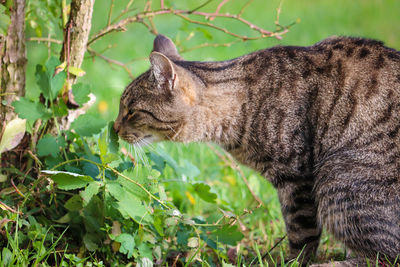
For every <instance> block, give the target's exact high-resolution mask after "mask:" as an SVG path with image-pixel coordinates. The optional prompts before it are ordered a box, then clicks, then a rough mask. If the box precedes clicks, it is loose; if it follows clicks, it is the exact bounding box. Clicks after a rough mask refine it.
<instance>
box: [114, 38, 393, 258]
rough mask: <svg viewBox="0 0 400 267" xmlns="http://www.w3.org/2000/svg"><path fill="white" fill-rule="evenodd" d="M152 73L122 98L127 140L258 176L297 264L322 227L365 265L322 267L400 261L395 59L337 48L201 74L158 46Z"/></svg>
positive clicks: (347, 45)
mask: <svg viewBox="0 0 400 267" xmlns="http://www.w3.org/2000/svg"><path fill="white" fill-rule="evenodd" d="M150 63H151V68H150V69H149V70H148V71H146V72H145V73H143V74H142V75H140V76H139V77H138V78H137V79H135V80H134V81H132V82H131V83H130V84H129V85H128V86H127V87H126V89H125V91H124V92H123V94H122V96H121V102H120V109H119V115H118V117H117V119H116V121H115V123H114V129H115V131H116V132H117V133H118V135H119V136H120V137H121V138H122V139H124V140H126V141H127V142H129V143H148V142H155V141H161V140H171V141H177V142H215V143H217V144H219V145H221V146H222V147H223V148H224V149H226V150H227V151H228V152H230V153H231V154H232V155H233V156H234V157H235V158H236V159H237V160H238V161H239V162H241V163H243V164H245V165H248V166H250V167H252V168H254V169H255V170H257V171H259V172H260V173H261V174H262V175H264V176H265V177H266V178H267V179H268V180H269V181H270V182H271V183H272V184H273V185H274V187H275V188H276V189H277V191H278V196H279V200H280V204H281V210H282V214H283V217H284V221H285V225H286V230H287V236H288V241H289V250H290V255H289V259H293V258H296V257H297V256H298V255H299V254H301V257H302V259H303V263H304V264H308V263H307V262H308V261H309V260H310V259H312V258H313V256H314V255H315V254H316V251H317V247H318V243H319V239H320V234H321V229H322V227H325V228H326V229H327V231H328V232H330V233H332V234H333V235H334V237H335V238H337V239H338V240H340V241H341V242H343V243H344V244H345V245H346V246H347V247H348V248H349V249H350V250H351V251H353V252H354V253H355V254H356V255H357V257H356V258H354V259H350V260H347V261H342V262H334V263H327V264H326V265H320V266H333V265H334V266H356V265H357V264H358V265H359V266H364V265H366V264H367V263H366V259H369V260H370V261H371V262H372V263H373V262H375V261H376V259H377V257H378V258H379V259H380V260H381V261H386V260H389V261H395V260H397V256H398V255H399V254H400V116H399V115H400V53H399V52H398V51H396V50H394V49H390V48H387V47H385V46H384V45H383V43H382V42H379V41H375V40H369V39H363V38H354V37H330V38H328V39H325V40H323V41H321V42H319V43H316V44H314V45H312V46H308V47H297V46H286V47H285V46H277V47H272V48H269V49H265V50H260V51H256V52H253V53H250V54H247V55H244V56H241V57H238V58H235V59H232V60H228V61H221V62H197V61H185V60H184V59H183V58H182V57H181V56H180V55H179V53H178V52H177V49H176V47H175V45H174V44H173V42H172V41H171V40H170V39H169V38H167V37H165V36H162V35H158V36H157V37H156V38H155V40H154V48H153V51H152V53H151V54H150ZM313 266H318V265H313Z"/></svg>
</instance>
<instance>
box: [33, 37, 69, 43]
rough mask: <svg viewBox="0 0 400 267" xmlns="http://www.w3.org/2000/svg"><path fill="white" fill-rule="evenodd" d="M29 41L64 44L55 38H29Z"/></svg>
mask: <svg viewBox="0 0 400 267" xmlns="http://www.w3.org/2000/svg"><path fill="white" fill-rule="evenodd" d="M26 40H27V41H31V42H32V41H36V42H38V43H40V42H44V43H55V44H60V45H61V44H63V42H62V41H61V40H57V39H53V38H45V37H29V38H27V39H26Z"/></svg>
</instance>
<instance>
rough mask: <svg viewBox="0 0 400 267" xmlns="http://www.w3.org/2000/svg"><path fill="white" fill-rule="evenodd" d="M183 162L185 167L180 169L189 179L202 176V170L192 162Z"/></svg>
mask: <svg viewBox="0 0 400 267" xmlns="http://www.w3.org/2000/svg"><path fill="white" fill-rule="evenodd" d="M183 162H184V164H185V165H184V166H183V167H181V168H180V172H181V174H184V175H186V176H187V177H189V178H194V177H196V176H198V175H199V174H200V170H199V169H198V168H197V167H196V166H194V165H193V164H192V163H191V162H190V161H188V160H186V159H185V160H184V161H183Z"/></svg>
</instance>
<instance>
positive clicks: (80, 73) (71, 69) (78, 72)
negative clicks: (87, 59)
mask: <svg viewBox="0 0 400 267" xmlns="http://www.w3.org/2000/svg"><path fill="white" fill-rule="evenodd" d="M68 71H69V73H71V74H73V75H75V76H76V77H82V76H83V75H85V74H86V72H85V71H84V70H83V69H80V68H77V67H74V66H69V67H68Z"/></svg>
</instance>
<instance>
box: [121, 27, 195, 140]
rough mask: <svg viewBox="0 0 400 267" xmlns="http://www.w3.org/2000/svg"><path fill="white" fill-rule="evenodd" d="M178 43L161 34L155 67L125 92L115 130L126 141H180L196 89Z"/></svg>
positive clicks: (152, 58)
mask: <svg viewBox="0 0 400 267" xmlns="http://www.w3.org/2000/svg"><path fill="white" fill-rule="evenodd" d="M180 60H182V58H181V57H180V56H179V54H178V51H177V49H176V47H175V45H174V44H173V43H172V41H171V40H170V39H168V38H167V37H165V36H162V35H158V36H157V37H156V39H155V40H154V47H153V51H152V53H151V54H150V63H151V67H150V69H149V70H148V71H146V72H145V73H143V74H142V75H140V76H139V77H138V78H136V79H135V80H133V81H132V82H131V83H130V84H129V85H128V86H127V87H126V88H125V91H124V92H123V94H122V96H121V101H120V107H119V114H118V117H117V119H116V121H115V123H114V129H115V131H116V132H117V133H118V135H119V136H120V137H121V138H122V139H124V140H125V141H127V142H129V143H132V144H135V143H138V144H142V143H146V142H153V141H161V140H175V141H183V140H179V137H178V136H179V135H180V133H181V132H182V130H183V127H185V125H186V124H187V122H188V121H189V119H190V118H189V116H190V114H191V110H192V109H193V107H194V105H195V102H196V89H195V88H193V85H194V83H193V80H192V77H191V75H190V73H189V72H188V71H186V70H185V69H183V68H181V67H179V66H178V65H177V64H175V63H174V62H173V61H180Z"/></svg>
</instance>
